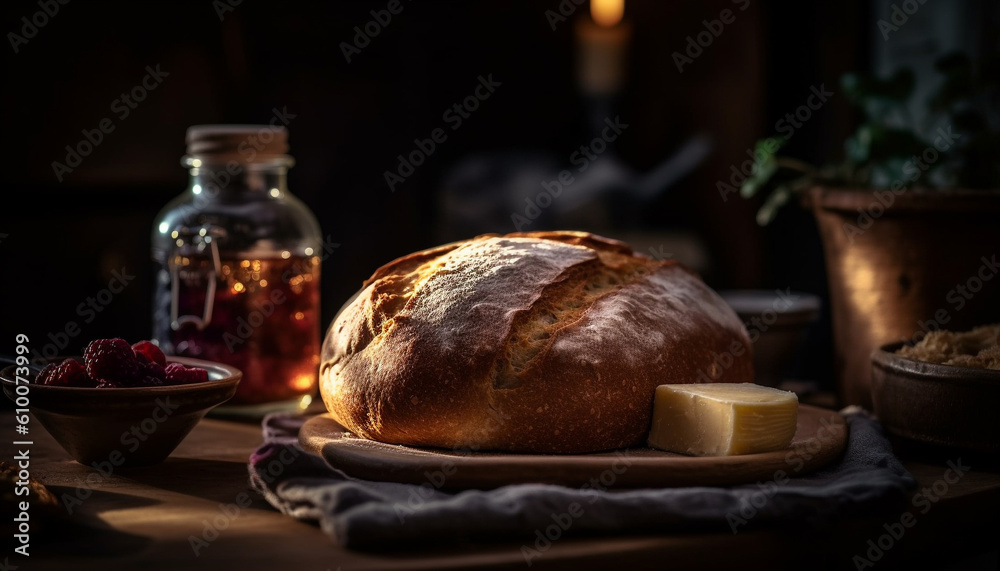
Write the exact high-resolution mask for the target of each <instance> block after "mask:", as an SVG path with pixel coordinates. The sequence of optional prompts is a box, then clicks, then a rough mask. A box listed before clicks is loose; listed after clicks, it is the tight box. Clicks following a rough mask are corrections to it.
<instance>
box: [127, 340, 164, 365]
mask: <svg viewBox="0 0 1000 571" xmlns="http://www.w3.org/2000/svg"><path fill="white" fill-rule="evenodd" d="M132 350H133V351H135V354H136V355H145V356H146V357H147V358H148V359H149V360H150V361H152V362H154V363H157V364H159V365H160V366H161V367H166V366H167V358H166V356H164V355H163V351H161V350H160V348H159V347H157V346H156V345H154V344H153V343H152V342H151V341H139V342H138V343H134V344H133V345H132Z"/></svg>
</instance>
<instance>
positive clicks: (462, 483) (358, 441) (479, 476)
mask: <svg viewBox="0 0 1000 571" xmlns="http://www.w3.org/2000/svg"><path fill="white" fill-rule="evenodd" d="M299 442H300V443H301V444H302V447H303V448H305V450H306V451H308V452H311V453H313V454H317V455H319V456H322V457H323V458H324V459H325V460H326V461H327V462H328V463H329V464H330V465H331V466H333V467H334V468H337V469H339V470H341V471H343V472H344V473H346V474H347V475H349V476H353V477H355V478H360V479H364V480H376V481H385V482H402V483H407V484H431V485H433V486H434V487H436V488H447V489H468V488H480V489H489V488H496V487H499V486H505V485H508V484H524V483H545V484H557V485H562V486H570V487H579V486H583V485H585V484H588V483H591V485H592V481H593V480H594V479H595V478H596V481H598V482H600V483H601V484H602V485H604V486H605V487H611V486H612V485H613V487H615V488H643V487H660V488H662V487H681V486H728V485H735V484H746V483H753V482H757V481H761V482H764V481H780V480H783V479H784V478H786V477H788V478H794V477H796V476H801V475H803V474H808V473H809V472H813V471H815V470H817V469H818V468H821V467H823V466H826V465H828V464H830V463H831V462H833V461H834V460H836V459H837V458H839V457H840V455H841V453H842V452H843V451H844V446H845V445H846V443H847V424H846V422H845V420H844V417H843V416H841V415H840V414H839V413H837V412H836V411H831V410H826V409H821V408H817V407H814V406H809V405H799V418H798V427H797V430H796V432H795V437H794V438H793V439H792V443H791V445H790V446H789V447H788V448H787V449H786V450H780V451H776V452H766V453H762V454H745V455H741V456H713V457H694V456H685V455H683V454H675V453H672V452H663V451H661V450H655V449H652V448H628V449H623V450H618V451H614V452H602V453H594V454H571V455H552V454H511V453H498V452H474V453H463V452H456V451H452V450H447V449H438V448H417V447H411V446H400V445H397V444H386V443H383V442H376V441H374V440H368V439H365V438H358V437H357V436H354V435H353V434H351V433H350V432H348V431H347V430H346V429H345V428H344V427H342V426H340V425H339V424H337V423H336V422H335V421H334V420H333V419H332V418H331V417H330V415H329V414H321V415H319V416H315V417H313V418H311V419H309V420H307V421H306V423H305V424H304V425H303V426H302V430H301V431H300V432H299ZM609 481H610V482H611V483H610V484H609V483H608V482H609Z"/></svg>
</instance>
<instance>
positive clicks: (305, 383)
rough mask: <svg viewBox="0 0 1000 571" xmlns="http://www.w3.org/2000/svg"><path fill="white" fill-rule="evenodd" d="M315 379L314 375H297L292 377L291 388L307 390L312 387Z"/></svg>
mask: <svg viewBox="0 0 1000 571" xmlns="http://www.w3.org/2000/svg"><path fill="white" fill-rule="evenodd" d="M315 381H316V377H315V376H314V375H311V374H308V375H298V376H296V377H295V378H293V379H292V388H294V389H297V390H300V391H307V390H309V389H311V388H312V386H313V383H314V382H315Z"/></svg>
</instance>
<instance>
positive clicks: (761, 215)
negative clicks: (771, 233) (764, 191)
mask: <svg viewBox="0 0 1000 571" xmlns="http://www.w3.org/2000/svg"><path fill="white" fill-rule="evenodd" d="M791 196H792V189H791V187H789V186H788V185H786V184H783V185H781V186H779V187H777V188H775V189H774V192H772V193H771V195H770V196H768V197H767V200H765V201H764V204H763V205H762V206H761V207H760V210H758V211H757V224H759V225H761V226H767V225H768V224H770V223H771V221H772V220H774V217H775V216H777V214H778V210H779V209H781V207H782V206H784V205H785V203H786V202H788V199H789V198H791Z"/></svg>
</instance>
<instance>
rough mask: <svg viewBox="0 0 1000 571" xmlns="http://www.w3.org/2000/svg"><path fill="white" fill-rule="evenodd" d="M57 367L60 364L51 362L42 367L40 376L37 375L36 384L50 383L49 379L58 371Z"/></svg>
mask: <svg viewBox="0 0 1000 571" xmlns="http://www.w3.org/2000/svg"><path fill="white" fill-rule="evenodd" d="M56 367H58V365H56V364H55V363H49V364H48V365H45V366H44V367H42V370H41V371H39V372H38V376H37V377H35V384H36V385H47V384H49V379H50V378H51V377H52V376H53V375H54V373H55V372H56Z"/></svg>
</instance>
